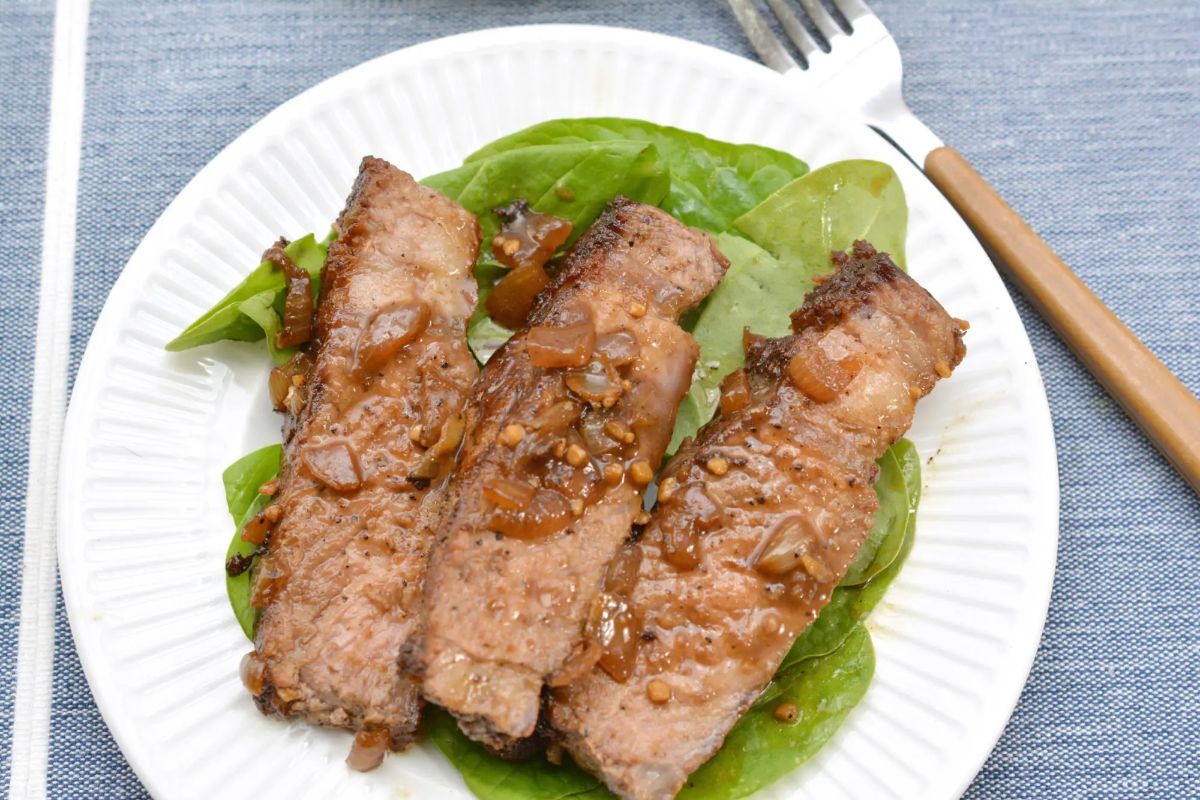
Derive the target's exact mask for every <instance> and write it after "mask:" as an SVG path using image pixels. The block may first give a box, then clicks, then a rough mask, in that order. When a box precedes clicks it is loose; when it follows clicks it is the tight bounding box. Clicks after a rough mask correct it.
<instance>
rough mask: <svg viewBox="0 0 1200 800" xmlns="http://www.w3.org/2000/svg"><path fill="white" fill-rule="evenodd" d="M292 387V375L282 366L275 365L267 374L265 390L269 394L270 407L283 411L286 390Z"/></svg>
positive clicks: (286, 394)
mask: <svg viewBox="0 0 1200 800" xmlns="http://www.w3.org/2000/svg"><path fill="white" fill-rule="evenodd" d="M291 389H292V376H291V375H288V374H287V372H286V371H285V370H284V368H283V367H275V368H274V369H272V370H271V374H270V375H268V376H267V391H268V392H270V395H271V407H272V408H274V409H275V410H276V411H283V409H284V408H285V406H284V403H285V402H287V396H288V392H289V391H290V390H291Z"/></svg>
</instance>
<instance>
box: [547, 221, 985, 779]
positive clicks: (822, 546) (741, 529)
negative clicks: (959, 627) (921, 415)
mask: <svg viewBox="0 0 1200 800" xmlns="http://www.w3.org/2000/svg"><path fill="white" fill-rule="evenodd" d="M835 263H836V264H837V265H838V266H839V269H838V271H837V272H836V273H835V274H834V276H833V277H832V278H831V279H829V280H828V281H826V282H824V284H823V285H822V286H820V287H819V288H818V289H816V290H814V291H813V292H812V293H810V295H809V296H808V298H807V299H806V301H805V304H804V306H803V307H802V308H801V309H800V310H799V311H797V312H796V314H795V315H793V329H794V330H795V334H794V335H792V336H789V337H786V338H782V339H776V340H763V339H758V338H756V337H748V338H747V354H746V356H747V357H746V363H747V367H746V368H745V370H744V371H741V372H740V373H734V375H732V376H730V378H728V379H727V380H726V381H725V383H724V386H723V395H722V401H721V415H720V416H719V417H718V418H717V419H715V420H714V421H713V422H711V423H710V424H709V425H707V426H705V428H704V429H702V430H701V431H700V433H699V435H698V437H697V439H696V441H695V442H692V443H687V444H685V446H684V447H683V448H681V450H680V451H679V453H678V454H677V455H676V457H675V458H674V459H673V460H672V461H671V463H670V464H669V465H668V466H667V467H666V468H665V469H664V471H663V478H662V481H661V483H660V485H659V503H658V506H657V507H656V509H655V511H654V514H653V516H652V519H651V521H650V523H649V525H647V526H646V528H645V531H644V532H643V534H642V536H641V537H640V539H639V540H638V541H637V542H636V543H635V544H632V545H631V546H630V547H629V548H628V550H627V552H626V554H625V555H623V556H622V559H624V560H625V562H627V563H629V564H633V563H636V564H637V569H636V577H633V578H631V577H629V576H628V575H627V574H625V573H626V571H627V570H629V569H631V568H629V567H621V568H620V570H619V571H620V572H621V573H622V576H621V577H620V578H619V580H616V581H614V582H612V583H610V585H609V586H608V587H606V590H605V592H604V593H603V594H601V595H600V597H599V599H598V600H597V610H596V611H594V612H593V617H594V618H596V617H598V618H600V619H602V620H604V624H601V625H596V626H593V641H594V642H595V644H596V646H598V647H599V648H600V649H601V651H602V655H601V657H600V661H599V664H598V666H597V668H595V669H594V670H592V671H591V672H590V673H589V674H588V675H587V676H586V677H584V678H582V679H580V680H578V681H576V682H574V683H572V684H570V685H568V686H564V687H561V688H559V689H556V690H555V691H554V694H553V700H552V703H551V712H550V718H551V724H552V725H553V726H554V727H555V728H556V729H557V730H558V731H559V732H560V733H561V734H562V737H563V743H564V744H565V746H566V747H567V749H568V750H569V751H570V752H571V753H572V754H573V755H574V756H575V758H576V760H577V761H579V763H580V764H582V765H583V766H585V767H586V768H588V769H590V770H592V771H594V772H595V773H596V774H597V775H599V776H601V777H602V778H603V779H604V780H605V781H606V783H607V784H608V785H609V787H610V788H612V789H613V791H615V792H616V793H617V794H619V795H621V796H625V797H633V798H638V799H639V800H651V799H654V800H658V799H664V800H665V799H666V798H671V797H674V795H675V793H676V792H677V791H678V790H679V788H680V787H681V786H682V785H683V782H684V781H685V779H686V778H687V776H688V774H689V773H690V772H691V771H692V770H694V769H695V768H696V767H698V766H700V764H702V763H703V762H704V761H705V760H707V759H708V757H709V756H711V755H712V753H713V752H714V751H715V750H716V749H717V748H718V747H719V746H720V744H721V742H722V740H723V739H724V737H725V735H726V733H727V732H728V731H729V728H730V727H732V725H733V724H734V722H736V721H737V719H738V717H739V716H740V715H741V714H742V713H743V712H744V711H745V710H746V709H747V708H748V707H749V705H750V703H752V702H753V700H754V698H755V697H757V696H758V694H759V693H760V692H761V690H762V689H763V688H764V687H765V686H766V684H767V683H768V681H769V680H770V679H771V677H772V676H773V675H774V673H775V671H776V669H777V668H778V665H779V663H780V662H781V661H782V659H783V657H784V655H785V654H786V653H787V651H788V649H789V648H790V647H791V645H792V642H793V641H794V640H795V638H796V636H797V635H798V634H799V633H800V632H801V631H803V630H804V629H805V628H806V627H807V626H808V625H809V623H810V622H811V621H812V620H813V619H815V618H816V616H817V614H818V612H819V611H820V609H821V608H822V607H823V606H824V605H825V603H826V602H828V600H829V595H830V592H831V591H832V590H833V588H834V587H835V586H836V585H837V583H838V582H839V581H840V580H841V578H842V576H843V575H845V573H846V570H847V569H848V567H849V565H850V563H851V561H852V560H853V558H854V555H855V553H856V552H857V551H858V548H859V546H860V545H861V544H862V541H863V539H864V537H865V536H866V534H867V531H868V530H869V528H870V526H871V522H872V517H873V514H874V512H875V510H876V506H877V501H876V497H875V493H874V490H873V484H874V481H875V478H876V475H877V471H878V468H877V466H876V464H875V460H876V459H877V458H878V457H879V456H880V455H882V454H883V452H884V450H886V449H887V448H888V447H889V446H890V445H891V444H892V443H893V442H895V441H896V440H897V439H898V438H899V437H900V436H901V435H903V433H904V431H906V430H907V429H908V427H909V425H910V424H911V422H912V414H913V410H914V408H915V405H916V402H917V400H918V399H919V398H920V397H923V396H924V395H926V394H928V393H929V391H930V390H932V388H933V386H934V384H935V383H936V381H937V380H938V379H939V378H940V377H944V376H947V375H949V373H950V371H951V370H952V369H953V368H954V366H956V365H957V364H958V362H959V361H960V360H961V358H962V356H963V353H964V349H963V345H962V333H961V330H960V328H959V326H958V324H957V323H956V321H955V320H953V319H952V318H950V317H949V316H948V315H947V314H946V312H945V311H944V310H943V309H942V308H941V306H940V305H938V304H937V302H936V301H935V300H934V299H933V298H932V297H930V296H929V294H928V293H927V292H925V290H924V289H922V288H921V287H920V286H918V285H917V284H916V283H915V282H914V281H913V280H912V279H910V278H909V277H908V276H906V275H904V273H902V272H900V271H899V270H898V269H897V268H896V267H895V266H894V265H893V264H892V263H891V261H890V260H889V259H888V258H887V257H886V256H885V255H881V254H878V253H876V252H875V251H874V249H873V248H871V247H870V245H867V244H866V243H863V242H859V243H856V245H855V251H854V253H853V254H852V255H846V254H837V255H836V256H835ZM635 553H636V554H635ZM615 563H621V559H618V562H615Z"/></svg>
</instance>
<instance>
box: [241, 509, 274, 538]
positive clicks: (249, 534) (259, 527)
mask: <svg viewBox="0 0 1200 800" xmlns="http://www.w3.org/2000/svg"><path fill="white" fill-rule="evenodd" d="M269 530H271V523H270V522H268V521H267V515H266V514H263V513H261V512H260V513H258V514H255V515H254V516H253V517H251V518H250V521H249V522H247V523H246V527H244V528H242V541H243V542H249V543H250V544H262V543H263V541H264V540H266V538H267V531H269Z"/></svg>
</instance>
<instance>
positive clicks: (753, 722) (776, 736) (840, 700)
mask: <svg viewBox="0 0 1200 800" xmlns="http://www.w3.org/2000/svg"><path fill="white" fill-rule="evenodd" d="M874 674H875V651H874V648H872V646H871V637H870V636H869V635H868V634H867V631H866V629H865V628H863V627H862V626H861V625H857V626H855V627H854V629H853V630H852V631H850V633H849V635H848V636H847V637H846V638H845V641H844V642H843V643H842V645H841V646H840V647H838V648H837V649H836V650H834V651H833V652H832V653H830V654H828V655H826V656H825V657H823V658H814V659H809V660H807V661H803V662H800V663H796V664H793V665H791V666H790V667H788V668H786V669H783V670H780V672H779V673H778V674H777V675H776V676H775V680H774V681H773V682H772V683H771V685H770V686H768V687H767V690H766V691H764V692H763V694H762V695H761V696H760V697H759V698H758V700H756V701H755V702H754V705H753V706H751V708H750V710H749V711H748V712H746V715H745V716H743V717H742V718H741V719H740V720H738V722H737V724H736V725H734V726H733V729H732V730H731V731H730V732H729V735H728V736H727V737H726V738H725V744H724V745H722V747H721V749H720V750H718V751H717V753H716V755H714V756H713V757H712V758H710V759H709V760H708V761H707V762H706V763H705V764H704V765H703V766H701V767H700V769H698V770H696V772H694V773H693V774H692V776H691V777H690V778H689V779H688V782H687V784H686V785H685V786H684V788H683V790H682V791H681V792H680V793H679V794H678V795H677V797H678V798H679V799H680V800H736V798H739V797H745V796H746V795H748V794H751V793H753V792H755V791H757V790H759V789H761V788H762V787H764V786H766V785H767V784H769V783H772V782H774V781H776V780H778V779H779V778H781V777H782V776H784V775H786V774H787V773H789V772H791V771H792V770H793V769H795V768H796V767H798V766H800V764H802V763H804V762H805V761H807V760H808V759H810V758H812V756H813V755H815V754H816V753H817V751H818V750H820V749H821V747H822V746H824V744H825V743H826V742H827V741H829V739H830V737H832V736H833V734H834V733H835V732H836V731H837V729H838V728H839V727H840V726H841V724H842V722H843V721H844V720H845V719H846V715H847V714H849V713H850V711H851V709H853V708H854V707H855V706H856V705H858V703H859V701H860V700H862V698H863V696H864V695H865V694H866V692H867V687H868V686H870V684H871V678H872V676H874ZM784 703H791V704H793V705H795V706H796V710H797V714H798V716H797V718H796V720H795V721H794V722H780V721H779V720H778V719H776V718H775V709H776V708H778V707H779V706H780V705H781V704H784Z"/></svg>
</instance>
